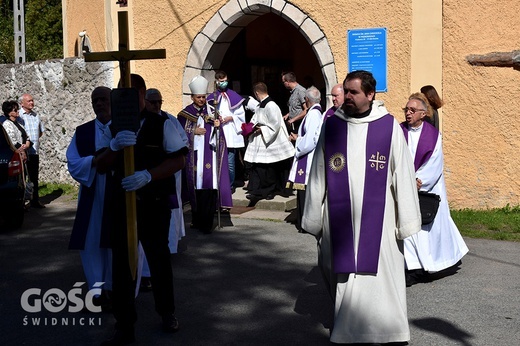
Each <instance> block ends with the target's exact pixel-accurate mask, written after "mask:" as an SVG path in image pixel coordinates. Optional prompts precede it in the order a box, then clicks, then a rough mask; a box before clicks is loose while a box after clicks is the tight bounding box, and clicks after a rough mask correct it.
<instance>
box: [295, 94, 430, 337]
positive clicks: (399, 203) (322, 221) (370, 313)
mask: <svg viewBox="0 0 520 346" xmlns="http://www.w3.org/2000/svg"><path fill="white" fill-rule="evenodd" d="M387 113H388V111H387V110H386V108H385V107H384V106H383V104H382V103H381V102H380V101H374V103H373V108H372V111H371V113H370V114H369V115H368V116H366V117H364V118H359V119H358V118H352V117H346V116H345V114H344V113H343V111H342V110H341V109H340V110H338V111H337V112H336V113H335V115H334V116H337V117H339V118H340V119H342V120H344V121H346V122H348V141H347V156H346V161H347V169H348V170H349V175H348V176H349V186H350V192H349V191H329V190H328V188H327V183H326V167H327V165H328V162H327V159H326V158H325V157H324V135H323V133H324V130H322V135H321V136H320V140H319V142H318V145H317V147H316V150H315V154H314V160H313V163H312V167H311V171H310V176H309V181H308V184H307V188H306V193H307V196H306V199H305V208H304V210H305V212H304V216H303V219H302V227H303V229H305V230H306V231H307V232H309V233H311V234H314V235H315V236H316V237H317V239H318V251H319V263H320V266H321V268H322V269H323V272H324V274H325V277H326V278H327V279H328V280H329V285H330V290H331V295H332V296H333V298H334V303H335V308H334V327H333V330H332V333H331V337H330V340H331V341H332V342H335V343H387V342H403V341H407V340H409V339H410V331H409V327H408V317H407V309H406V285H405V268H404V256H403V241H402V239H404V238H405V237H408V236H410V235H412V234H414V233H416V232H418V231H419V230H420V227H421V217H420V213H419V205H418V197H417V187H416V183H415V173H414V168H413V163H412V159H411V157H410V155H409V152H408V148H407V144H406V141H405V138H404V136H403V132H402V130H401V128H400V126H399V124H398V123H397V121H395V120H394V124H393V133H392V140H391V147H390V156H389V158H388V161H387V162H388V174H387V183H386V186H387V187H386V199H385V211H384V220H383V230H382V239H381V248H380V254H379V267H378V272H377V274H363V273H357V274H335V273H333V272H332V270H331V263H332V262H331V261H332V257H331V256H332V248H331V241H330V240H331V237H330V227H329V211H328V201H327V196H328V194H329V193H342V194H344V193H350V199H351V203H352V209H351V210H352V222H353V224H352V226H353V232H354V247H355V249H356V254H357V246H358V241H359V236H360V222H361V214H362V206H363V197H364V186H365V165H366V160H367V157H366V141H367V130H368V125H369V123H370V122H372V121H374V120H377V119H379V118H381V117H383V116H384V115H385V114H387ZM323 127H325V125H324V126H323ZM367 184H370V182H367Z"/></svg>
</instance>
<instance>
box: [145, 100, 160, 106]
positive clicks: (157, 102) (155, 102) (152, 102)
mask: <svg viewBox="0 0 520 346" xmlns="http://www.w3.org/2000/svg"><path fill="white" fill-rule="evenodd" d="M146 101H148V102H150V103H151V104H153V105H155V104H159V105H162V100H155V101H152V100H146Z"/></svg>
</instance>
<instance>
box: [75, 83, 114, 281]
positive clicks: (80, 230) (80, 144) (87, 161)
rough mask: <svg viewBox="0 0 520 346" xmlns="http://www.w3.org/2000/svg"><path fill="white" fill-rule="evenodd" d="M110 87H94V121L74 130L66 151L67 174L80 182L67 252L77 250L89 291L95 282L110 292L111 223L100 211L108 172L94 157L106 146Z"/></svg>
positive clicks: (104, 202)
mask: <svg viewBox="0 0 520 346" xmlns="http://www.w3.org/2000/svg"><path fill="white" fill-rule="evenodd" d="M110 91H111V90H110V88H107V87H97V88H95V89H94V91H93V92H92V97H91V98H92V108H93V109H94V113H95V114H96V119H94V120H92V121H89V122H87V123H85V124H83V125H80V126H78V127H77V128H76V132H75V133H74V136H73V137H72V141H71V143H70V145H69V147H68V148H67V153H66V156H67V165H68V169H69V173H70V175H71V176H72V178H74V179H75V180H76V181H77V182H79V183H80V190H79V198H78V208H77V212H76V219H75V220H74V225H73V229H72V234H71V238H70V242H69V249H73V250H80V255H81V262H82V264H83V270H84V272H85V277H86V279H87V283H88V286H89V289H91V288H93V287H94V284H95V283H96V282H98V283H100V284H101V283H103V284H102V286H101V288H102V289H103V290H107V291H111V290H112V251H111V249H110V239H109V238H110V236H109V232H110V226H111V220H110V217H109V215H108V213H105V212H104V209H105V206H108V205H109V203H110V197H111V194H110V193H105V191H108V190H109V189H108V188H107V184H108V183H109V182H110V180H111V179H110V178H111V172H99V171H98V170H97V167H96V156H97V154H98V153H100V152H101V151H103V150H104V149H106V148H107V147H108V146H109V145H110V140H111V138H112V135H111V133H110V129H109V125H110V122H111V120H110V119H111V117H110Z"/></svg>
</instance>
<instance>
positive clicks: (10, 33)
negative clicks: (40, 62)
mask: <svg viewBox="0 0 520 346" xmlns="http://www.w3.org/2000/svg"><path fill="white" fill-rule="evenodd" d="M13 62H14V28H13V1H12V0H11V1H5V0H0V63H1V64H10V63H13Z"/></svg>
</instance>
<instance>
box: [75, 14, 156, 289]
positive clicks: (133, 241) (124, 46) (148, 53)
mask: <svg viewBox="0 0 520 346" xmlns="http://www.w3.org/2000/svg"><path fill="white" fill-rule="evenodd" d="M117 19H118V30H119V50H118V51H113V52H99V53H86V54H85V55H84V57H85V61H86V62H91V61H119V69H120V71H121V82H120V87H121V88H131V79H130V61H131V60H145V59H164V58H166V50H165V49H149V50H129V49H128V48H129V45H130V44H129V42H130V40H129V35H128V12H126V11H121V12H118V13H117ZM124 159H125V176H129V175H132V174H134V167H135V165H134V148H133V146H132V147H126V148H125V149H124ZM126 225H127V234H128V264H129V266H130V271H131V273H132V278H133V279H134V280H135V278H136V274H137V260H138V257H137V214H136V203H135V191H128V192H126Z"/></svg>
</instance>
